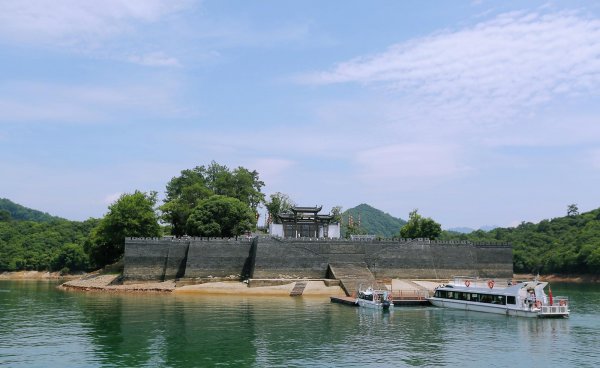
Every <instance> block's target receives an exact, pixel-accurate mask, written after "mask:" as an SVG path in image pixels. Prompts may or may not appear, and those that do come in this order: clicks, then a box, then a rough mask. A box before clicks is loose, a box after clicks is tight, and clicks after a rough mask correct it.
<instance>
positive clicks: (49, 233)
mask: <svg viewBox="0 0 600 368" xmlns="http://www.w3.org/2000/svg"><path fill="white" fill-rule="evenodd" d="M97 223H98V220H96V219H89V220H87V221H84V222H78V221H68V220H63V219H54V220H52V221H49V222H33V221H10V222H0V271H21V270H38V271H42V270H51V269H55V268H54V267H52V263H53V261H54V260H55V257H56V254H58V253H60V251H61V247H63V245H64V244H77V245H79V247H81V246H82V244H83V243H84V241H85V239H86V238H87V237H88V235H89V233H90V231H91V229H92V228H93V227H94V226H96V225H97ZM78 269H79V268H78Z"/></svg>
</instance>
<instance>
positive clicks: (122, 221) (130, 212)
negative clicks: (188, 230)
mask: <svg viewBox="0 0 600 368" xmlns="http://www.w3.org/2000/svg"><path fill="white" fill-rule="evenodd" d="M156 195H157V193H156V192H150V193H145V192H140V191H137V190H136V191H135V192H134V193H132V194H123V195H121V197H119V199H118V200H117V201H116V202H114V203H113V204H111V205H110V206H109V207H108V213H107V214H106V215H105V216H104V217H103V218H102V219H101V220H100V222H99V224H98V226H96V227H95V228H94V229H93V230H92V232H91V234H90V237H89V239H88V240H87V241H86V244H85V247H86V251H87V253H88V254H89V255H90V259H91V261H92V262H93V264H94V265H95V266H98V267H102V266H105V265H107V264H110V263H113V262H115V261H117V260H118V259H119V258H121V257H122V256H123V251H124V248H125V238H126V237H157V236H160V235H161V229H160V226H159V225H158V216H157V214H156V212H155V210H154V206H155V205H156Z"/></svg>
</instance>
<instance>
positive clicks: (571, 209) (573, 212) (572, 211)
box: [567, 203, 579, 217]
mask: <svg viewBox="0 0 600 368" xmlns="http://www.w3.org/2000/svg"><path fill="white" fill-rule="evenodd" d="M577 215H579V208H578V207H577V205H576V204H575V203H573V204H570V205H568V206H567V216H571V217H572V216H577Z"/></svg>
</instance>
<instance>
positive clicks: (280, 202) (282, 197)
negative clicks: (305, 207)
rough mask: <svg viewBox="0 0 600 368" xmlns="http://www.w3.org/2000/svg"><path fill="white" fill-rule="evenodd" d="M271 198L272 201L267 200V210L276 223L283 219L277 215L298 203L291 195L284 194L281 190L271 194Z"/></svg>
mask: <svg viewBox="0 0 600 368" xmlns="http://www.w3.org/2000/svg"><path fill="white" fill-rule="evenodd" d="M270 199H271V200H270V201H266V202H265V207H266V208H267V212H268V213H269V216H270V217H271V221H273V223H275V224H280V223H281V220H280V219H279V217H277V215H278V214H280V213H283V212H285V211H287V210H289V209H290V208H292V207H294V206H295V205H296V204H295V203H294V201H292V200H291V199H290V197H289V196H288V195H287V194H283V193H280V192H277V193H275V194H271V195H270Z"/></svg>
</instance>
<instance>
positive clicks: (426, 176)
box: [0, 0, 600, 228]
mask: <svg viewBox="0 0 600 368" xmlns="http://www.w3.org/2000/svg"><path fill="white" fill-rule="evenodd" d="M0 60H1V61H2V62H1V65H2V68H0V111H1V114H0V197H6V198H9V199H11V200H13V201H16V202H18V203H20V204H23V205H26V206H28V207H32V208H35V209H40V210H43V211H46V212H49V213H51V214H55V215H58V216H62V217H65V218H69V219H77V220H81V219H86V218H88V217H100V216H102V215H103V214H104V213H105V212H106V210H107V206H108V204H110V203H111V202H112V201H114V200H115V199H116V198H117V197H118V196H119V195H120V194H121V193H127V192H132V191H134V190H136V189H139V190H143V191H149V190H156V191H158V192H159V193H162V192H163V191H164V188H165V185H166V183H167V182H168V181H169V180H170V179H171V178H172V177H174V176H176V175H178V174H179V172H180V171H181V170H183V169H187V168H192V167H194V166H196V165H205V164H209V163H210V162H211V160H215V161H217V162H219V163H221V164H225V165H227V166H229V167H231V168H233V167H237V166H244V167H246V168H249V169H254V170H257V171H258V172H259V173H260V176H261V179H262V180H264V181H265V183H266V187H265V188H264V191H265V193H267V194H270V193H274V192H277V191H280V192H284V193H287V194H288V195H289V196H290V197H291V198H292V199H293V200H294V201H295V202H296V203H298V204H300V205H315V204H318V205H323V206H324V208H325V209H329V208H331V207H332V206H334V205H341V206H343V207H344V208H350V207H353V206H356V205H358V204H360V203H368V204H371V205H373V206H374V207H376V208H379V209H382V210H384V211H386V212H388V213H390V214H392V215H394V216H397V217H402V218H406V217H407V216H408V213H409V212H410V211H411V210H412V209H414V208H418V209H419V212H420V213H421V214H423V215H425V216H428V217H432V218H434V219H435V220H437V221H438V222H440V223H441V224H442V226H443V227H444V228H449V227H455V226H469V227H474V228H476V227H479V226H482V225H499V226H514V225H516V224H518V223H520V222H521V221H532V222H537V221H539V220H541V219H544V218H551V217H558V216H563V215H565V214H566V209H567V205H569V204H571V203H576V204H578V205H579V208H580V210H581V211H586V210H591V209H594V208H597V207H599V206H600V200H599V196H598V193H599V192H598V189H597V187H598V183H599V182H600V114H599V113H600V4H599V3H597V2H595V1H529V2H522V1H506V2H495V1H485V0H483V1H452V2H446V1H412V2H400V1H375V2H362V1H327V2H324V1H302V2H300V1H298V2H291V1H254V2H251V1H194V0H169V1H167V0H164V1H163V0H130V1H126V0H105V1H92V0H90V1H84V0H53V1H50V0H15V1H10V0H7V1H1V2H0Z"/></svg>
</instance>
